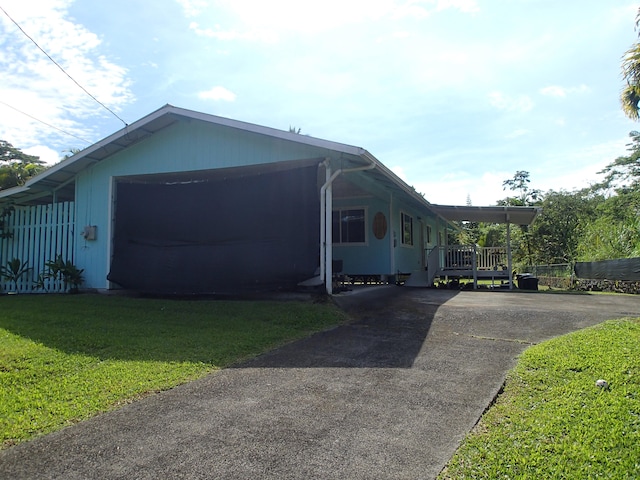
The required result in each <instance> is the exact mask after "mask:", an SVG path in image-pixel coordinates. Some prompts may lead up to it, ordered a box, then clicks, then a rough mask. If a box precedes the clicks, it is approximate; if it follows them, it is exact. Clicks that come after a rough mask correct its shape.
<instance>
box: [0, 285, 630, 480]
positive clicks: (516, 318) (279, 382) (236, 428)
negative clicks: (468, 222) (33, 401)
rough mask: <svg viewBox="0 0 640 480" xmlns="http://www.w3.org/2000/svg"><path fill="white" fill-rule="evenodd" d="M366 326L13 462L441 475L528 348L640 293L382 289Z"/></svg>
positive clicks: (342, 301) (91, 426) (4, 455)
mask: <svg viewBox="0 0 640 480" xmlns="http://www.w3.org/2000/svg"><path fill="white" fill-rule="evenodd" d="M336 301H337V302H338V303H339V305H340V306H342V307H343V308H344V309H345V310H347V311H348V312H349V313H350V315H351V316H352V318H353V321H352V322H350V323H349V324H347V325H342V326H339V327H337V328H334V329H332V330H329V331H325V332H322V333H319V334H316V335H313V336H311V337H310V338H307V339H304V340H301V341H298V342H294V343H291V344H289V345H286V346H284V347H282V348H279V349H277V350H274V351H272V352H269V353H267V354H265V355H262V356H260V357H257V358H255V359H253V360H251V361H249V362H246V363H244V364H241V365H237V366H235V367H234V368H228V369H225V370H222V371H219V372H217V373H214V374H211V375H208V376H207V377H205V378H202V379H200V380H198V381H195V382H191V383H189V384H186V385H182V386H180V387H177V388H174V389H172V390H170V391H167V392H163V393H160V394H157V395H152V396H149V397H147V398H145V399H143V400H140V401H138V402H135V403H133V404H130V405H127V406H124V407H123V408H120V409H118V410H115V411H112V412H109V413H106V414H102V415H99V416H97V417H94V418H92V419H91V420H88V421H85V422H82V423H79V424H77V425H74V426H72V427H69V428H65V429H63V430H60V431H58V432H56V433H53V434H50V435H46V436H43V437H40V438H38V439H35V440H33V441H31V442H26V443H23V444H19V445H17V446H14V447H12V448H10V449H7V450H5V451H2V452H0V478H7V479H9V478H12V479H21V478H24V479H35V478H38V479H45V478H60V479H93V478H96V479H97V478H99V479H125V478H126V479H132V478H136V479H157V478H190V479H198V478H203V479H204V478H212V479H386V478H388V479H433V478H435V477H436V476H437V474H438V473H439V472H440V471H441V469H442V468H443V467H444V465H445V464H446V462H447V461H448V460H449V458H450V457H451V455H453V453H454V452H455V450H456V448H457V447H458V445H459V444H460V442H461V441H462V439H463V438H464V436H465V434H466V433H467V432H469V430H470V429H471V428H473V426H474V425H475V423H476V422H477V420H478V419H479V417H480V416H481V415H482V413H483V411H484V410H485V409H486V408H487V406H488V405H489V404H490V403H491V402H492V400H493V399H494V397H495V396H496V395H497V393H498V392H499V391H500V389H501V387H502V385H503V382H504V378H505V375H506V373H507V371H508V370H509V369H510V368H511V367H513V365H514V364H515V361H516V359H517V356H518V354H519V353H520V352H522V351H523V350H524V349H525V348H527V347H528V346H529V345H532V344H535V343H538V342H541V341H543V340H546V339H549V338H552V337H555V336H557V335H561V334H564V333H568V332H571V331H574V330H577V329H581V328H584V327H588V326H590V325H594V324H597V323H600V322H602V321H604V320H607V319H612V318H620V317H625V316H640V301H638V298H636V297H631V296H605V295H549V294H539V293H522V292H467V291H465V292H452V291H446V290H426V289H410V288H406V287H405V288H400V287H395V286H391V287H370V288H368V289H366V290H362V291H358V292H356V291H354V292H346V293H344V294H340V295H337V296H336Z"/></svg>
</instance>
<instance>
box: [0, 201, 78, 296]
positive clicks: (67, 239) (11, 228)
mask: <svg viewBox="0 0 640 480" xmlns="http://www.w3.org/2000/svg"><path fill="white" fill-rule="evenodd" d="M14 208H15V209H14V211H13V212H11V214H10V215H8V216H6V217H4V226H3V229H2V234H3V236H4V237H6V238H0V265H1V266H3V267H6V266H7V262H9V261H11V260H12V259H14V258H18V259H20V260H21V261H22V262H25V261H26V262H27V265H28V267H29V268H30V270H29V271H28V272H27V273H25V274H24V275H22V277H21V278H20V279H19V281H18V284H17V287H18V290H17V291H18V292H20V293H27V292H28V293H36V292H62V291H63V290H64V288H63V285H62V282H61V281H57V282H54V281H53V280H51V279H47V280H45V282H44V284H43V285H42V286H41V288H36V286H35V285H36V283H37V281H38V277H39V275H40V274H41V273H45V272H46V271H47V268H46V266H45V264H46V262H48V261H50V260H55V259H56V256H58V255H62V258H63V260H65V261H66V260H71V261H72V262H73V251H74V248H73V247H74V238H75V235H74V228H75V204H74V202H64V203H56V204H49V205H35V206H31V207H14ZM42 287H43V288H42ZM0 288H1V289H2V292H13V291H16V287H15V285H14V284H13V282H11V281H9V280H7V279H6V278H4V277H3V278H2V279H1V281H0Z"/></svg>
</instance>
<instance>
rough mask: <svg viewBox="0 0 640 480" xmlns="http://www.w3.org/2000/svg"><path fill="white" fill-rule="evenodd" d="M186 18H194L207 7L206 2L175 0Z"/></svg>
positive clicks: (202, 0)
mask: <svg viewBox="0 0 640 480" xmlns="http://www.w3.org/2000/svg"><path fill="white" fill-rule="evenodd" d="M176 2H178V4H180V6H181V7H182V8H183V9H184V14H185V15H186V16H187V17H196V16H198V15H200V14H201V13H202V11H203V10H204V9H205V8H206V7H207V6H208V2H207V0H176Z"/></svg>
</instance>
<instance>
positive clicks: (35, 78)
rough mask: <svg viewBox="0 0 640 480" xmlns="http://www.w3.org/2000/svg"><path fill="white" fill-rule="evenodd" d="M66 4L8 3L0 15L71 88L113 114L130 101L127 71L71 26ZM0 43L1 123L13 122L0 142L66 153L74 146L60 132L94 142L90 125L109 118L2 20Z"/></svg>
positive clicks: (47, 0) (57, 0)
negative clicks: (50, 147)
mask: <svg viewBox="0 0 640 480" xmlns="http://www.w3.org/2000/svg"><path fill="white" fill-rule="evenodd" d="M71 3H72V1H71V0H35V1H34V2H24V1H21V0H7V1H5V2H3V8H4V9H5V10H6V11H7V13H8V14H9V15H11V17H12V18H13V19H14V20H15V22H17V23H18V24H19V25H20V27H21V28H22V29H23V30H24V31H25V32H26V33H27V34H29V36H30V37H32V38H33V39H34V40H35V41H36V42H37V43H38V45H39V46H40V47H41V48H42V49H44V50H45V51H46V52H47V53H48V54H49V55H50V56H51V57H52V58H53V59H55V60H56V62H57V63H58V64H60V65H61V66H62V67H63V68H64V70H65V71H66V72H67V73H68V74H69V75H70V76H71V77H73V79H74V80H75V81H76V82H78V83H79V84H80V85H82V87H84V88H85V89H86V90H87V91H88V92H90V93H91V94H92V95H93V96H94V97H96V98H97V99H98V100H99V101H100V102H102V103H103V104H105V105H106V106H108V107H109V108H110V109H111V110H113V111H116V112H117V111H119V110H120V109H121V108H122V107H123V106H125V105H127V104H128V103H130V102H131V101H132V99H133V95H132V93H131V91H130V90H129V87H130V81H129V79H128V77H127V71H126V69H124V68H123V67H121V66H119V65H117V64H115V63H113V62H111V61H110V60H109V59H107V58H106V57H105V56H103V55H102V54H101V52H100V47H101V43H102V42H101V39H100V38H99V37H98V36H97V35H96V34H94V33H93V32H91V31H89V30H88V29H86V28H85V27H84V26H83V25H80V24H76V23H73V22H72V21H70V20H69V12H68V8H69V6H70V5H71ZM0 39H1V40H0V44H2V51H3V54H2V55H0V99H2V100H3V101H4V102H6V103H5V104H4V105H2V107H1V108H2V111H3V114H7V115H8V117H4V118H5V119H6V118H9V119H10V120H9V121H6V120H5V121H3V122H1V123H0V138H2V139H5V140H7V141H9V142H11V143H12V144H14V146H16V147H18V148H21V149H26V148H29V147H33V146H37V145H41V144H42V143H43V142H44V141H45V139H47V142H46V143H47V144H49V145H56V146H61V148H68V147H69V146H73V145H76V144H78V140H77V139H73V137H70V136H67V135H64V134H63V133H61V132H60V131H59V130H64V131H66V132H69V133H71V134H72V135H76V136H79V137H83V138H88V139H90V140H91V139H93V136H94V130H93V127H90V126H87V123H88V122H87V120H88V119H94V120H95V119H97V118H107V117H110V118H113V117H111V116H110V114H109V113H108V112H107V111H106V110H105V109H104V108H103V107H101V106H100V105H98V104H97V103H96V101H95V100H93V99H92V98H91V97H90V96H89V95H87V94H86V93H85V92H84V91H82V89H80V88H79V87H78V86H77V85H76V84H75V83H74V82H73V81H72V80H71V79H70V78H69V77H68V76H67V75H65V74H64V73H63V72H62V71H61V70H60V69H59V68H58V67H57V66H56V65H55V64H54V63H53V62H51V61H50V60H49V59H48V58H47V57H46V56H45V55H44V54H43V53H42V52H41V51H40V50H39V49H38V48H37V47H36V45H34V44H33V42H31V41H30V40H29V39H28V38H27V37H26V36H25V35H24V34H23V33H22V32H21V31H20V30H19V29H18V27H16V25H15V24H14V23H13V22H12V21H10V20H9V19H8V18H7V17H6V16H4V15H2V16H0ZM7 105H10V106H11V107H13V108H9V107H7ZM18 111H20V112H24V114H23V113H19V112H18ZM25 114H27V115H25ZM29 116H31V117H34V118H37V119H38V120H40V122H38V121H36V120H34V118H30V117H29ZM114 120H115V119H114ZM41 122H44V123H46V124H49V125H52V126H54V127H55V128H57V129H59V130H56V129H54V128H51V127H50V126H47V125H45V124H44V123H41ZM92 123H93V122H92ZM81 145H82V146H84V145H85V144H84V143H81Z"/></svg>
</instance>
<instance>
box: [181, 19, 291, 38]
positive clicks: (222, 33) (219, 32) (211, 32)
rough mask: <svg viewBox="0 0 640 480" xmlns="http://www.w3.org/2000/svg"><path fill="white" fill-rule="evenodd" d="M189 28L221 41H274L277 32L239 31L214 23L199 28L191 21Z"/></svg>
mask: <svg viewBox="0 0 640 480" xmlns="http://www.w3.org/2000/svg"><path fill="white" fill-rule="evenodd" d="M189 29H190V30H193V31H194V32H195V33H196V35H198V36H199V37H207V38H215V39H216V40H222V41H232V40H246V41H257V42H265V43H274V42H276V41H277V40H278V34H277V32H275V31H270V30H250V31H244V32H241V31H237V30H233V29H230V30H223V29H222V28H221V27H220V25H215V26H214V28H201V27H200V25H199V24H198V23H197V22H191V24H190V25H189Z"/></svg>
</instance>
